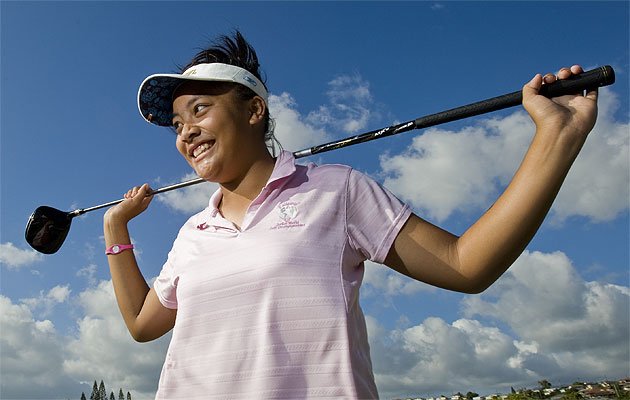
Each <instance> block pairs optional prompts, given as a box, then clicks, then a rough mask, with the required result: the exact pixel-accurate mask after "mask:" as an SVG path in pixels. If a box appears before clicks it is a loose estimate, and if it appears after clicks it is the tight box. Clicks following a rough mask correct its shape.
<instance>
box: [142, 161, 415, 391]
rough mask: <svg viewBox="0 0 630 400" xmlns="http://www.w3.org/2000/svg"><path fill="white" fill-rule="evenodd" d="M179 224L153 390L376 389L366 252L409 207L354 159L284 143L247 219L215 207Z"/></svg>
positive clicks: (392, 231) (161, 285) (377, 253)
mask: <svg viewBox="0 0 630 400" xmlns="http://www.w3.org/2000/svg"><path fill="white" fill-rule="evenodd" d="M220 198H221V192H220V191H217V192H216V193H215V194H214V195H213V196H212V198H211V199H210V205H209V207H207V208H206V209H205V210H203V211H202V212H200V213H199V214H197V215H194V216H193V217H191V218H190V219H189V220H188V221H187V222H186V224H185V225H184V226H183V227H182V228H181V230H180V232H179V235H178V236H177V239H176V240H175V243H174V244H173V249H172V250H171V251H170V253H169V255H168V260H167V261H166V263H165V264H164V267H163V269H162V272H161V273H160V276H159V277H158V279H157V280H156V282H155V285H154V287H155V291H156V293H157V295H158V297H159V299H160V301H161V302H162V304H163V305H164V306H165V307H168V308H177V320H176V322H175V327H174V329H173V336H172V339H171V343H170V346H169V349H168V353H167V355H166V360H165V362H164V367H163V369H162V374H161V376H160V383H159V388H158V392H157V396H156V398H158V399H186V400H191V399H210V398H226V399H228V398H229V399H235V398H255V399H262V398H291V399H304V398H340V397H345V398H376V397H378V392H377V389H376V385H375V383H374V376H373V374H372V364H371V361H370V349H369V345H368V339H367V331H366V326H365V319H364V317H363V313H362V311H361V307H360V306H359V286H360V285H361V281H362V279H363V261H364V260H366V259H369V260H373V261H375V262H379V263H382V262H383V261H384V259H385V257H386V255H387V253H388V251H389V248H390V246H391V245H392V243H393V241H394V239H395V238H396V235H397V234H398V232H399V231H400V229H401V228H402V226H403V224H404V223H405V221H406V220H407V218H408V217H409V215H410V213H411V208H410V207H409V206H407V205H405V204H403V203H402V202H401V201H399V200H398V199H397V198H396V197H394V196H393V195H392V194H391V193H390V192H389V191H387V190H385V189H384V188H382V187H381V186H380V185H379V184H378V183H376V182H374V181H373V180H372V179H370V178H368V177H366V176H365V175H363V174H361V173H359V172H357V171H355V170H353V169H352V168H350V167H347V166H341V165H323V166H316V165H315V164H309V165H307V166H300V165H295V160H294V158H293V155H292V154H291V153H289V152H283V153H282V154H281V155H280V157H279V158H278V159H277V160H276V165H275V168H274V170H273V173H272V175H271V177H270V179H269V182H268V183H267V185H266V186H265V187H264V188H263V189H262V192H261V193H260V195H259V196H258V197H257V198H256V199H255V200H254V201H253V202H252V203H251V205H250V206H249V209H248V210H247V214H246V215H245V219H244V220H243V224H242V227H241V229H240V230H239V229H237V228H236V227H235V226H234V225H233V224H232V223H231V222H229V221H227V220H226V219H224V218H223V217H222V216H221V214H220V213H219V211H218V209H217V205H218V203H219V200H220Z"/></svg>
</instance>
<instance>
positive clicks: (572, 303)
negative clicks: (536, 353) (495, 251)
mask: <svg viewBox="0 0 630 400" xmlns="http://www.w3.org/2000/svg"><path fill="white" fill-rule="evenodd" d="M464 305H465V311H466V314H467V315H469V316H472V315H482V316H486V317H492V318H496V319H499V320H501V321H504V322H506V323H508V324H509V325H510V327H511V328H512V329H513V330H514V332H515V334H517V335H518V336H519V337H520V338H521V339H522V340H524V341H527V342H533V343H537V344H538V345H539V346H540V351H541V352H543V353H548V354H550V353H553V354H554V355H555V356H556V358H557V361H558V363H560V364H561V365H562V366H563V367H564V368H567V369H572V368H576V367H577V366H578V365H581V367H582V368H586V367H588V368H596V369H600V370H601V368H603V367H602V366H596V365H591V363H592V359H596V358H599V359H601V360H602V362H603V363H605V364H607V365H608V367H606V368H605V369H604V370H603V371H601V372H602V375H614V374H613V372H614V371H621V372H623V371H624V368H625V369H626V372H628V371H627V368H628V360H629V359H630V353H629V351H630V350H629V344H630V288H627V287H624V286H618V285H612V284H606V283H601V282H586V281H584V280H582V279H581V278H580V277H579V276H578V275H577V273H576V271H575V269H574V267H573V265H572V263H571V261H570V260H569V259H568V258H567V257H566V255H565V254H563V253H562V252H555V253H551V254H545V253H540V252H531V253H530V252H525V253H523V255H521V257H519V259H518V260H517V261H516V262H515V263H514V265H513V266H512V267H511V268H510V270H509V271H508V273H507V274H506V275H505V276H504V277H502V278H501V279H500V280H499V281H497V282H496V284H495V285H493V286H492V287H491V289H490V290H489V291H488V294H487V295H483V296H479V297H468V298H467V299H466V301H465V302H464ZM574 358H580V359H574ZM568 360H571V361H570V362H568ZM595 364H597V363H595Z"/></svg>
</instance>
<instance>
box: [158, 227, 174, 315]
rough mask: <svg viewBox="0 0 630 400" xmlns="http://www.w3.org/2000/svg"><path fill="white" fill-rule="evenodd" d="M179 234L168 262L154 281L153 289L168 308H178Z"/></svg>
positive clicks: (169, 254)
mask: <svg viewBox="0 0 630 400" xmlns="http://www.w3.org/2000/svg"><path fill="white" fill-rule="evenodd" d="M178 243H179V236H178V238H177V239H175V242H174V243H173V248H172V249H171V251H170V252H169V253H168V258H167V259H166V263H164V266H162V270H161V271H160V275H158V277H157V279H156V280H155V282H154V283H153V289H154V290H155V294H157V297H158V299H159V300H160V303H162V305H163V306H164V307H166V308H172V309H176V308H177V282H178V280H179V274H178V272H177V271H178V268H177V248H178Z"/></svg>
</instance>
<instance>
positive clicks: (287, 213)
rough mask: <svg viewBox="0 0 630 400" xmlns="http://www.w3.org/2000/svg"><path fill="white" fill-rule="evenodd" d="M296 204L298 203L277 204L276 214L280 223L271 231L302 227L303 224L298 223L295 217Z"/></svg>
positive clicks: (296, 213)
mask: <svg viewBox="0 0 630 400" xmlns="http://www.w3.org/2000/svg"><path fill="white" fill-rule="evenodd" d="M298 204H299V203H296V202H293V201H286V202H284V203H280V204H278V214H279V217H280V222H278V223H277V224H276V225H274V226H272V227H271V229H284V228H293V227H300V226H304V224H302V223H300V221H299V220H298V219H297V216H298V214H299V210H298Z"/></svg>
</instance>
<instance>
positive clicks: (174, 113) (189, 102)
mask: <svg viewBox="0 0 630 400" xmlns="http://www.w3.org/2000/svg"><path fill="white" fill-rule="evenodd" d="M201 97H203V96H201V95H199V96H195V97H193V98H191V99H190V100H188V102H187V103H186V108H187V109H188V108H190V106H191V105H192V104H193V103H194V102H196V101H197V100H199V99H200V98H201ZM179 116H180V115H179V114H178V113H176V112H174V111H173V118H175V117H179Z"/></svg>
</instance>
